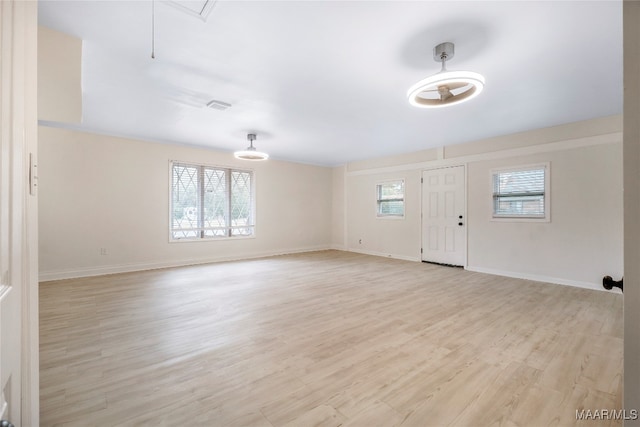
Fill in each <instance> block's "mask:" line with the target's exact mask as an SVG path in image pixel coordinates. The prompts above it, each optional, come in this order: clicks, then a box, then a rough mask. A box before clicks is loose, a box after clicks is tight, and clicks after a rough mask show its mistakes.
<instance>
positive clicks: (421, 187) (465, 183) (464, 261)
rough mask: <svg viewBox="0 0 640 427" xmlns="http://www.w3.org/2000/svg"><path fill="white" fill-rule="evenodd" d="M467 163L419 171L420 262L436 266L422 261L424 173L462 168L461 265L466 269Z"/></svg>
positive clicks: (467, 223) (467, 226)
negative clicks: (462, 219)
mask: <svg viewBox="0 0 640 427" xmlns="http://www.w3.org/2000/svg"><path fill="white" fill-rule="evenodd" d="M467 165H468V164H467V163H460V164H457V163H456V164H451V165H447V166H434V167H431V168H425V169H421V170H420V254H419V259H420V261H421V262H429V263H432V264H437V263H435V262H431V261H425V260H424V259H423V252H424V244H425V242H424V211H423V209H424V173H425V172H429V171H434V170H441V169H451V168H457V167H462V170H463V172H464V180H463V181H464V185H463V187H464V190H463V191H464V194H463V199H464V214H463V215H464V225H465V227H464V232H463V234H462V235H463V237H464V239H463V241H464V243H463V245H464V249H463V255H464V257H463V259H464V260H463V263H462V268H464V269H466V268H467V265H468V255H469V251H468V246H469V245H468V233H469V215H468V211H469V209H468V206H467V205H468V201H469V200H468V197H467V187H468V185H469V179H468V173H467V169H468V167H467Z"/></svg>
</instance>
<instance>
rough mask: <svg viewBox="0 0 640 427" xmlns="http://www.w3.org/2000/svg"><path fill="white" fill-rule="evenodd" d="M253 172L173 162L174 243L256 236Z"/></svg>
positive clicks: (172, 219)
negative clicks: (187, 240) (190, 240)
mask: <svg viewBox="0 0 640 427" xmlns="http://www.w3.org/2000/svg"><path fill="white" fill-rule="evenodd" d="M254 210H255V209H254V197H253V172H251V171H246V170H237V169H228V168H220V167H212V166H205V165H195V164H186V163H177V162H171V208H170V216H171V218H170V224H169V228H170V235H171V239H172V240H183V239H208V238H224V237H239V236H252V235H253V234H254V228H255V219H254Z"/></svg>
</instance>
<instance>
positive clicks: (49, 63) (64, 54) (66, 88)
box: [38, 26, 82, 123]
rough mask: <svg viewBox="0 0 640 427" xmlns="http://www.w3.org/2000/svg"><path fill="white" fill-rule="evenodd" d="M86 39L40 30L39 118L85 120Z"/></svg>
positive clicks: (78, 121) (69, 120) (72, 121)
mask: <svg viewBox="0 0 640 427" xmlns="http://www.w3.org/2000/svg"><path fill="white" fill-rule="evenodd" d="M81 73H82V40H81V39H79V38H77V37H73V36H70V35H68V34H64V33H61V32H59V31H55V30H52V29H49V28H46V27H42V26H39V27H38V119H40V120H47V121H56V122H65V123H80V121H81V120H82V78H81Z"/></svg>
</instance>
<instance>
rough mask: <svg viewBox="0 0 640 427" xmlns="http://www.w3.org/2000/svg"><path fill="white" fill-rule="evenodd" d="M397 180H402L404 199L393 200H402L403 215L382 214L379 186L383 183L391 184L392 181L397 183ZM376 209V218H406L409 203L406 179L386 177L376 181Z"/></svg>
mask: <svg viewBox="0 0 640 427" xmlns="http://www.w3.org/2000/svg"><path fill="white" fill-rule="evenodd" d="M396 182H402V199H391V200H402V215H393V214H380V210H379V206H380V199H379V198H378V194H379V190H378V188H379V187H380V186H381V185H384V184H390V183H396ZM375 200H376V203H375V210H376V219H396V220H398V219H405V215H406V212H407V205H406V201H407V187H406V181H405V179H404V178H397V179H386V180H384V181H378V182H376V186H375Z"/></svg>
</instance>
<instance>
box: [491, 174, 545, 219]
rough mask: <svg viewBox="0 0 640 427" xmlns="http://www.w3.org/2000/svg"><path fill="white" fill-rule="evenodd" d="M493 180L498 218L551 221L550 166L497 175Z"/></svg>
mask: <svg viewBox="0 0 640 427" xmlns="http://www.w3.org/2000/svg"><path fill="white" fill-rule="evenodd" d="M492 179H493V217H494V218H530V219H546V218H547V217H548V206H547V205H548V203H547V200H548V188H547V187H548V185H547V182H548V180H547V166H546V165H537V166H530V167H523V168H520V169H509V170H501V171H493V172H492Z"/></svg>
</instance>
